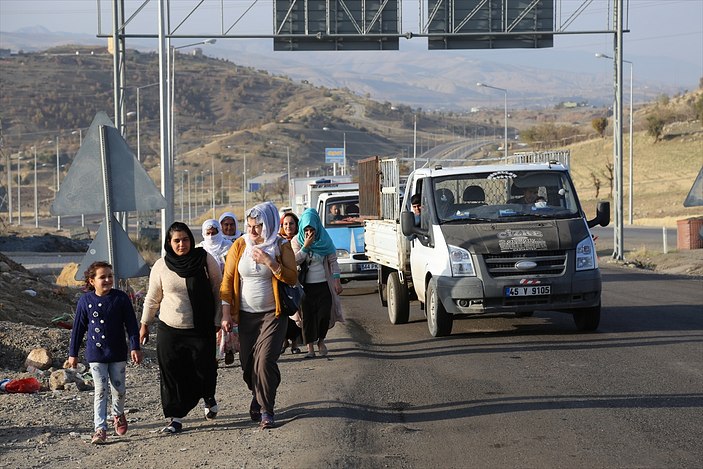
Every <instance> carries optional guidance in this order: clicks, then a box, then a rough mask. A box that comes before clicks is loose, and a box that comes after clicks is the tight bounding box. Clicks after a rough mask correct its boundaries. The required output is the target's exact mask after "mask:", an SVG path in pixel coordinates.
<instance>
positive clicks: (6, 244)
mask: <svg viewBox="0 0 703 469" xmlns="http://www.w3.org/2000/svg"><path fill="white" fill-rule="evenodd" d="M89 246H90V240H89V239H88V240H79V239H71V238H67V237H65V236H58V235H53V234H49V233H45V234H44V235H33V236H18V235H14V234H12V235H8V236H0V251H4V252H86V251H87V250H88V247H89Z"/></svg>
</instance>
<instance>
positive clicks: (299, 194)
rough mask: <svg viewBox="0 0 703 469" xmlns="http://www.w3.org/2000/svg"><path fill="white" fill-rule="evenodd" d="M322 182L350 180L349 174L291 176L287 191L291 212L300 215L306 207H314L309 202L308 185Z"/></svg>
mask: <svg viewBox="0 0 703 469" xmlns="http://www.w3.org/2000/svg"><path fill="white" fill-rule="evenodd" d="M322 182H352V178H351V176H349V175H345V176H328V177H320V176H316V177H300V178H293V179H291V180H290V182H289V183H288V193H289V198H290V201H291V203H292V204H293V205H292V207H290V208H291V209H292V210H293V212H295V213H297V214H298V215H300V214H301V213H303V211H304V210H305V209H306V208H310V207H312V208H315V205H314V204H313V205H311V204H310V186H311V185H313V184H315V183H322Z"/></svg>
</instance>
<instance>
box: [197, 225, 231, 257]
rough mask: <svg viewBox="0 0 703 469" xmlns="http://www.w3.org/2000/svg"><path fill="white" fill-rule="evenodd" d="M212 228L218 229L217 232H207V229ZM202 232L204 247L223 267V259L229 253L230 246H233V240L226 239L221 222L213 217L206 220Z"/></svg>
mask: <svg viewBox="0 0 703 469" xmlns="http://www.w3.org/2000/svg"><path fill="white" fill-rule="evenodd" d="M210 228H215V229H216V230H217V234H214V235H209V234H207V230H209V229H210ZM202 234H203V242H202V246H203V248H205V250H206V251H207V252H209V253H210V255H211V256H212V257H214V258H215V260H216V261H217V263H218V264H220V268H222V266H223V265H224V264H223V261H222V259H224V257H225V256H226V255H227V252H228V251H229V248H230V247H232V241H230V240H228V239H225V237H224V235H223V234H222V228H221V227H220V224H219V223H218V222H217V220H215V219H213V218H210V219H208V220H205V222H204V223H203V226H202Z"/></svg>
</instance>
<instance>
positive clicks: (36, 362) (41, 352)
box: [24, 348, 53, 370]
mask: <svg viewBox="0 0 703 469" xmlns="http://www.w3.org/2000/svg"><path fill="white" fill-rule="evenodd" d="M52 361H53V358H52V357H51V353H49V351H48V350H47V349H45V348H35V349H33V350H32V351H31V352H29V355H27V359H26V360H25V361H24V366H25V367H30V366H32V367H34V368H37V369H39V370H48V369H49V368H51V362H52Z"/></svg>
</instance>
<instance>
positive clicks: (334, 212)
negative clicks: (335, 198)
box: [327, 204, 344, 223]
mask: <svg viewBox="0 0 703 469" xmlns="http://www.w3.org/2000/svg"><path fill="white" fill-rule="evenodd" d="M342 218H344V217H342V213H341V212H340V210H339V206H338V205H337V204H333V205H330V212H329V213H328V214H327V223H331V222H335V221H339V220H341V219H342Z"/></svg>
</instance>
